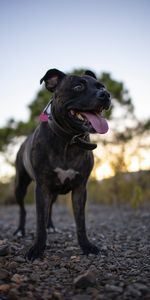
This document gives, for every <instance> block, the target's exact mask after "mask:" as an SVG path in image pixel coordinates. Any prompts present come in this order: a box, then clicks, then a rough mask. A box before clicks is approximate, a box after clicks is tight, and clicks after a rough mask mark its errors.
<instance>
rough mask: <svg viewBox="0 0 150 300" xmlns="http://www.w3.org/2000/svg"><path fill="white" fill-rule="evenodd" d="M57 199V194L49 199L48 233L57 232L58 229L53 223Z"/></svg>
mask: <svg viewBox="0 0 150 300" xmlns="http://www.w3.org/2000/svg"><path fill="white" fill-rule="evenodd" d="M56 199H57V194H52V195H51V197H50V199H49V211H48V217H47V231H48V233H53V232H57V231H58V229H57V228H55V226H54V224H53V221H52V208H53V204H54V202H55V201H56Z"/></svg>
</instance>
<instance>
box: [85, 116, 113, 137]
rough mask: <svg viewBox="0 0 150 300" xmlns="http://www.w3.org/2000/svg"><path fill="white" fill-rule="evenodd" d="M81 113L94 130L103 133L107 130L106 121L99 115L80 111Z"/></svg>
mask: <svg viewBox="0 0 150 300" xmlns="http://www.w3.org/2000/svg"><path fill="white" fill-rule="evenodd" d="M82 115H83V116H85V117H86V119H87V120H88V121H89V122H90V123H91V125H92V127H93V128H94V129H95V131H96V132H98V133H100V134H104V133H106V132H107V131H108V123H107V121H106V119H104V118H103V117H102V116H101V115H99V114H91V113H89V112H82Z"/></svg>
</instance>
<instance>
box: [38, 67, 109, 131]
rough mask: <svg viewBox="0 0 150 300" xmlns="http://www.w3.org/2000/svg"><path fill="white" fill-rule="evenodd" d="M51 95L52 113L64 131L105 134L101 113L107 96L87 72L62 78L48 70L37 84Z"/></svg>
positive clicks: (105, 124) (107, 105)
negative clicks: (40, 84)
mask: <svg viewBox="0 0 150 300" xmlns="http://www.w3.org/2000/svg"><path fill="white" fill-rule="evenodd" d="M43 81H44V82H45V86H46V88H47V89H48V90H49V91H51V92H54V96H53V102H52V112H53V114H54V117H55V119H56V121H57V122H58V123H59V125H61V126H62V127H63V128H65V129H66V130H70V131H74V132H76V133H82V132H83V133H84V132H89V133H96V132H98V133H101V134H102V133H106V132H107V130H108V124H107V121H106V120H105V119H104V118H103V117H102V111H103V110H107V109H108V108H109V106H110V94H109V92H108V91H107V90H106V88H105V86H104V85H103V84H102V83H100V82H99V81H97V79H96V76H95V74H94V73H93V72H91V71H86V72H85V74H84V75H83V76H76V75H66V74H64V73H63V72H61V71H59V70H57V69H51V70H49V71H48V72H47V73H46V74H45V75H44V77H43V78H42V79H41V81H40V83H42V82H43Z"/></svg>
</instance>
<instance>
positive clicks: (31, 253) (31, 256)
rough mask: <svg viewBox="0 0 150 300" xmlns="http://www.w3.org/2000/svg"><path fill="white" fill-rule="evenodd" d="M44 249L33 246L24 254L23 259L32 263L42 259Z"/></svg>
mask: <svg viewBox="0 0 150 300" xmlns="http://www.w3.org/2000/svg"><path fill="white" fill-rule="evenodd" d="M44 249H45V248H43V249H41V248H39V246H38V245H37V244H34V245H33V246H32V247H31V248H30V249H29V250H28V252H27V253H26V255H25V258H26V259H27V260H30V261H34V260H35V259H37V258H42V256H43V253H44Z"/></svg>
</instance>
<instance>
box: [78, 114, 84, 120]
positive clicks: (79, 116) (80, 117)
mask: <svg viewBox="0 0 150 300" xmlns="http://www.w3.org/2000/svg"><path fill="white" fill-rule="evenodd" d="M76 116H77V118H78V119H79V120H81V121H84V118H83V117H82V116H81V115H80V114H79V113H76Z"/></svg>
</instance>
